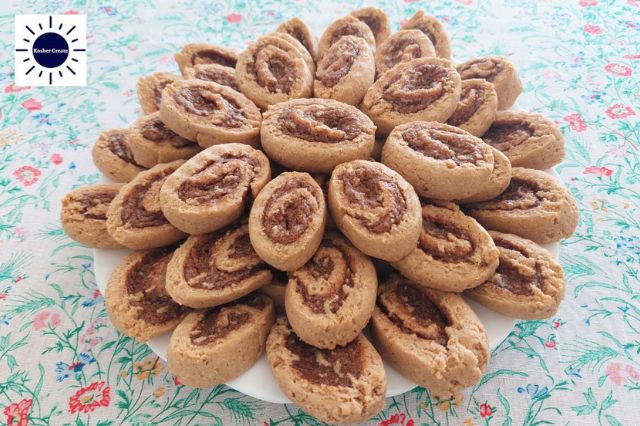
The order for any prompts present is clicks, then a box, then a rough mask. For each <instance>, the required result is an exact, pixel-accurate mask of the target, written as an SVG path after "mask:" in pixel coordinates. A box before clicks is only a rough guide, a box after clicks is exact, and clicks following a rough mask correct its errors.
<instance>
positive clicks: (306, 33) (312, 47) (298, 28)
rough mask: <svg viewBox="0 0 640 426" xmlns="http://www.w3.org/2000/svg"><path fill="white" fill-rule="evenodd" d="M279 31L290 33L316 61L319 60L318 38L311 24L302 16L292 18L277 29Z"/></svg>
mask: <svg viewBox="0 0 640 426" xmlns="http://www.w3.org/2000/svg"><path fill="white" fill-rule="evenodd" d="M276 31H277V32H281V33H286V34H289V35H290V36H291V37H293V38H295V39H296V40H298V41H299V42H300V44H302V45H303V46H304V48H305V49H307V51H308V52H309V54H310V55H311V57H312V58H313V60H314V61H317V60H318V40H317V39H316V37H315V36H314V35H313V33H312V32H311V29H310V28H309V26H308V25H307V24H306V23H305V22H304V21H303V20H302V19H300V18H298V17H295V18H291V19H289V20H288V21H286V22H283V23H282V24H280V25H279V26H278V28H277V29H276Z"/></svg>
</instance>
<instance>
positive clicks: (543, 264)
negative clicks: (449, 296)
mask: <svg viewBox="0 0 640 426" xmlns="http://www.w3.org/2000/svg"><path fill="white" fill-rule="evenodd" d="M490 234H491V237H492V238H493V241H494V242H495V244H496V246H497V247H498V251H499V253H500V265H499V266H498V269H497V270H496V273H495V274H494V275H493V276H492V277H490V278H489V279H488V280H487V281H485V282H484V283H483V284H482V285H480V286H478V287H476V288H473V289H471V290H468V291H465V293H464V294H465V295H467V296H469V297H471V298H472V299H473V300H475V301H476V302H478V303H481V304H482V305H484V306H486V307H487V308H489V309H491V310H493V311H496V312H498V313H500V314H502V315H506V316H509V317H513V318H520V319H544V318H549V317H551V316H553V315H555V314H556V312H557V311H558V306H559V305H560V302H562V298H563V297H564V274H563V272H562V267H561V266H560V264H559V263H558V262H557V261H556V260H555V259H554V258H553V255H552V254H551V253H549V252H548V251H547V250H545V249H543V248H542V247H540V246H539V245H537V244H535V243H534V242H533V241H529V240H526V239H524V238H520V237H518V236H517V235H513V234H502V233H500V232H495V231H491V232H490Z"/></svg>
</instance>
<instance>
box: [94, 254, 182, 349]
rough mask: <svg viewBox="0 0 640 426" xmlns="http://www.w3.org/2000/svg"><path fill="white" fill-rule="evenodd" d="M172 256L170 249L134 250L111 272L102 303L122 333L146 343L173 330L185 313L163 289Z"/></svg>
mask: <svg viewBox="0 0 640 426" xmlns="http://www.w3.org/2000/svg"><path fill="white" fill-rule="evenodd" d="M172 254H173V248H171V247H163V248H158V249H154V250H145V251H136V252H133V253H131V254H130V255H128V256H127V257H125V258H124V260H123V261H122V263H120V265H118V267H116V269H114V271H113V273H112V274H111V278H109V282H108V283H107V288H106V290H105V293H104V299H105V300H104V302H105V306H106V308H107V314H108V315H109V319H110V320H111V322H112V323H113V325H115V326H116V328H117V329H118V330H119V331H120V332H121V333H122V334H124V335H126V336H129V337H135V338H136V339H137V340H139V341H141V342H146V341H147V340H149V339H150V338H152V337H154V336H158V335H160V334H163V333H166V332H167V331H171V330H173V329H174V328H175V327H176V326H177V325H178V324H179V323H180V321H181V320H182V318H183V317H184V316H185V315H186V313H187V312H188V309H187V308H185V307H183V306H180V305H179V304H177V303H176V302H174V301H173V300H171V297H169V295H168V294H167V291H166V289H165V281H164V279H165V273H166V271H167V264H168V263H169V259H171V255H172Z"/></svg>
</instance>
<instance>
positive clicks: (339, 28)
mask: <svg viewBox="0 0 640 426" xmlns="http://www.w3.org/2000/svg"><path fill="white" fill-rule="evenodd" d="M344 36H355V37H360V38H362V39H364V40H365V41H366V42H367V44H368V45H369V47H370V48H371V51H372V52H375V50H376V39H375V37H374V35H373V32H371V29H370V28H369V27H368V26H367V24H365V23H364V22H362V21H360V20H359V19H357V18H355V17H353V16H351V15H347V16H345V17H343V18H340V19H338V20H336V21H334V22H333V23H332V24H331V25H330V26H329V27H328V28H327V29H326V30H325V32H324V33H323V34H322V37H321V38H320V43H319V55H320V58H323V57H324V55H325V54H326V53H327V52H328V51H329V49H330V48H331V46H333V45H334V44H336V43H337V42H338V40H340V39H341V38H342V37H344Z"/></svg>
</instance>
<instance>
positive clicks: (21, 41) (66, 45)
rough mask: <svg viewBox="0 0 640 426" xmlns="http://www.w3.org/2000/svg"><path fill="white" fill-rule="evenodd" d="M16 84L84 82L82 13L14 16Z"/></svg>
mask: <svg viewBox="0 0 640 426" xmlns="http://www.w3.org/2000/svg"><path fill="white" fill-rule="evenodd" d="M15 83H16V85H17V86H85V85H86V84H87V16H86V15H16V16H15Z"/></svg>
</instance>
